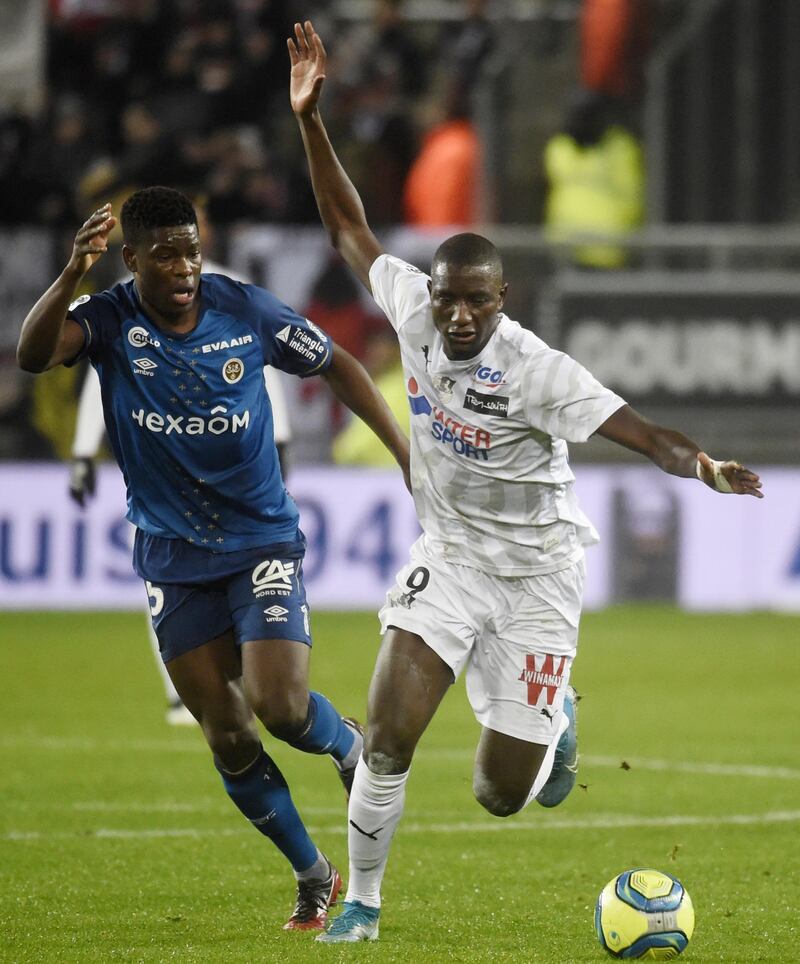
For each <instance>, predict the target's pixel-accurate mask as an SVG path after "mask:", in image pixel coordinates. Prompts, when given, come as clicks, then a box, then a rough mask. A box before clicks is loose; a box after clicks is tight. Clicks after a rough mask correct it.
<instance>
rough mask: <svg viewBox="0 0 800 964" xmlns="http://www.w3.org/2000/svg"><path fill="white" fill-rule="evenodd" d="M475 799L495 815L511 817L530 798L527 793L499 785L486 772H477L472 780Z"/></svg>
mask: <svg viewBox="0 0 800 964" xmlns="http://www.w3.org/2000/svg"><path fill="white" fill-rule="evenodd" d="M472 792H473V793H474V794H475V799H476V800H477V801H478V803H479V804H480V805H481V806H482V807H483V809H484V810H486V811H488V812H489V813H491V814H492V816H494V817H510V816H511V815H512V814H514V813H519V811H520V810H522V808H523V807H524V806H525V801H526V800H527V799H528V794H527V793H524V794H522V793H519V792H518V791H516V790H514V789H513V788H510V787H501V786H498V784H496V783H495V782H493V781H492V780H490V779H489V778H488V777H486V776H485V775H484V774H481V773H476V774H475V776H474V777H473V780H472Z"/></svg>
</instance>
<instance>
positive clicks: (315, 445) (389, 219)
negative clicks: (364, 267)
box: [0, 0, 655, 463]
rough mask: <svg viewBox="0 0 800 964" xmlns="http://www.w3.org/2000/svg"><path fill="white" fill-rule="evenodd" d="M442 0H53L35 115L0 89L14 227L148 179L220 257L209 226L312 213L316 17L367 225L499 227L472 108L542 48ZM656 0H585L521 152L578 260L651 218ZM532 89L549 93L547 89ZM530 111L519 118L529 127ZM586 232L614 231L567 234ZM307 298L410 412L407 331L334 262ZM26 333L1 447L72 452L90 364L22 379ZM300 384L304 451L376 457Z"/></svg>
mask: <svg viewBox="0 0 800 964" xmlns="http://www.w3.org/2000/svg"><path fill="white" fill-rule="evenodd" d="M40 2H42V3H44V2H45V0H40ZM448 2H449V3H450V4H451V14H452V15H451V16H450V17H449V18H446V19H442V20H440V21H437V20H436V19H434V18H432V17H431V18H428V19H425V20H422V21H420V20H415V21H413V22H411V21H410V20H409V19H408V14H409V11H408V5H407V4H406V3H404V0H366V2H365V4H364V9H365V10H367V11H368V12H369V15H368V16H365V17H364V18H362V19H352V18H347V17H344V18H343V17H341V10H340V6H341V5H340V3H339V2H338V0H48V6H47V18H46V25H45V37H44V44H43V48H44V54H45V55H44V61H43V65H42V72H43V75H44V81H43V83H42V96H41V97H39V98H37V99H36V102H37V103H38V109H33V110H31V109H30V107H28V109H26V110H22V109H16V110H15V109H13V108H12V107H9V105H8V102H6V104H5V106H3V98H2V97H0V228H3V227H13V226H15V225H41V226H44V227H47V228H51V229H55V230H54V234H53V236H54V237H59V238H62V239H63V240H64V241H65V242H66V241H67V239H69V238H71V237H72V234H73V232H74V230H75V228H76V227H77V225H79V224H80V223H81V222H82V221H83V220H84V218H85V217H86V214H87V212H88V211H91V210H92V208H93V207H94V206H95V205H96V204H98V203H104V202H105V201H111V202H112V205H113V206H114V209H115V210H118V209H119V207H120V205H121V203H122V200H123V199H124V197H126V196H127V195H128V194H129V193H131V192H132V191H133V190H135V189H137V188H139V187H141V186H145V185H148V184H154V183H162V184H169V185H172V186H175V187H178V188H180V189H182V190H184V191H185V192H187V193H189V194H190V195H191V196H192V197H193V198H194V199H195V201H196V203H197V205H198V207H199V208H200V209H201V211H202V213H203V214H204V215H205V218H204V221H207V222H208V227H207V229H206V232H205V235H204V237H205V240H204V244H205V247H206V253H207V254H210V255H212V256H214V255H215V254H216V255H217V256H219V255H220V254H221V252H222V251H224V248H225V245H224V244H222V245H219V244H215V243H214V242H213V240H212V238H213V235H212V229H213V228H219V229H220V230H219V231H218V232H217V237H218V238H220V237H222V238H225V237H229V236H230V232H229V231H226V229H228V228H230V227H232V226H235V225H239V224H248V223H250V224H270V225H281V224H306V223H307V224H313V225H317V224H318V223H319V219H318V214H317V209H316V204H315V202H314V198H313V193H312V191H311V186H310V182H309V180H308V177H307V173H306V164H305V160H304V156H303V151H302V145H301V142H300V138H299V136H298V134H297V130H296V124H295V121H294V118H293V117H292V114H291V110H290V107H289V97H288V84H289V63H288V55H287V51H286V38H287V37H288V36H289V35H290V33H291V31H292V26H293V24H294V23H295V22H296V21H297V20H298V19H300V18H307V17H312V18H313V19H314V21H315V25H316V26H317V28H318V29H319V30H320V32H321V34H322V36H323V38H325V39H327V40H328V41H329V63H328V70H327V81H326V85H325V88H324V103H323V110H324V114H325V119H326V125H327V127H328V129H329V130H330V132H331V137H332V139H333V141H334V143H335V144H336V146H337V151H338V153H339V154H340V156H341V158H342V161H343V163H344V166H345V168H346V169H347V171H348V172H349V173H350V175H351V176H352V178H353V180H354V182H355V184H356V186H357V188H358V190H359V193H360V194H361V197H362V198H363V200H364V203H365V207H366V210H367V214H368V217H369V220H370V222H371V224H373V226H375V227H377V228H380V227H381V226H383V225H397V224H406V225H411V226H416V227H441V226H455V225H460V226H463V227H470V226H473V225H477V224H479V223H481V222H483V221H485V220H487V218H489V217H490V216H491V214H492V205H491V197H490V195H491V187H490V185H489V184H487V182H486V179H485V177H484V164H483V154H484V150H485V149H486V148H487V147H491V145H487V144H485V143H482V139H487V138H488V139H491V134H487V130H486V128H485V127H482V126H481V124H480V123H479V122H478V119H477V117H476V101H477V98H476V94H477V91H478V88H479V85H480V83H481V79H482V76H483V75H484V74H485V73H487V72H488V70H487V68H489V67H490V66H491V65H492V61H493V60H494V61H495V62H496V61H498V60H500V59H502V57H501V56H500V55H501V54H503V55H504V56H505V58H506V60H509V59H511V60H512V61H513V59H514V57H515V56H516V57H519V56H528V54H529V53H531V52H530V51H528V50H527V49H520V43H521V41H519V40H515V38H514V37H511V36H509V32H508V31H506V32H505V35H504V34H503V32H502V31H503V27H502V26H501V24H502V22H503V21H502V20H500V21H498V19H497V18H496V16H495V13H496V11H497V5H496V4H494V5H493V4H492V0H448ZM653 2H655V0H576V6H575V9H576V11H579V17H578V19H577V21H576V22H574V23H575V26H576V27H577V30H576V39H577V45H576V46H577V48H578V57H577V63H575V64H574V66H573V69H574V74H573V78H572V82H571V83H570V82H569V81H567V85H566V86H567V87H572V88H574V89H573V90H572V92H571V93H570V94H569V96H568V97H567V98H566V100H565V101H564V109H563V113H562V119H561V123H560V124H559V125H557V126H555V127H554V128H552V129H549V130H546V131H543V132H542V135H543V136H542V137H541V138H540V139H539V140H538V141H535V140H534V141H533V142H532V141H531V140H530V139H526V138H525V137H524V136H523V135H526V133H528V132H527V130H522V131H520V130H517V131H516V132H515V144H516V143H517V139H518V140H519V142H520V144H524V145H528V144H530V143H536V144H537V145H538V149H539V152H540V154H541V156H540V157H537V156H534V157H532V158H531V166H532V168H537V167H538V168H540V169H541V170H542V172H543V174H544V178H545V180H546V192H545V197H544V201H543V204H542V205H541V218H542V221H543V223H544V226H545V229H546V231H547V232H548V233H549V235H550V236H551V237H552V239H553V240H554V241H556V242H559V243H560V244H562V245H563V247H564V250H565V251H569V252H570V253H571V257H572V260H573V263H574V264H575V265H577V266H578V267H580V268H582V269H589V270H598V269H603V270H607V269H609V268H618V267H622V266H624V264H625V262H626V253H625V250H624V247H623V246H621V245H620V244H617V243H615V242H616V239H618V238H620V239H621V238H622V237H623V236H624V235H625V234H626V233H627V232H629V231H630V230H632V229H634V228H635V227H636V226H638V224H639V223H640V222H641V220H642V218H643V201H642V198H643V179H644V171H643V164H642V158H641V151H640V149H639V144H638V140H637V138H636V134H635V124H634V123H631V118H632V117H635V111H636V104H637V101H638V100H639V98H640V94H641V74H642V71H641V66H642V62H643V56H644V53H645V52H646V49H647V37H648V27H649V22H650V21H649V19H648V17H647V12H648V10H649V9H650V8H651V4H652V3H653ZM542 6H546V3H543V4H542ZM504 45H505V49H503V47H504ZM522 46H523V48H524V44H523V45H522ZM564 47H565V48H566V47H568V44H564ZM533 53H534V55H536V52H535V51H534V52H533ZM551 53H552V51H551ZM538 56H543V51H540V52H539V54H538ZM558 93H559V94H561V93H563V91H559V92H558ZM537 96H538V102H539V103H540V104H541V102H542V99H543V98H545V97H547V96H549V92H548V91H544V90H541V91H539V92H538V94H537ZM508 106H509V104H508V103H506V104H505V105H499V108H498V109H503V108H508ZM554 116H556V115H554ZM534 120H535V121H536V122H538V117H537V118H533V117H531V118H530V120H529V119H528V118H527V117H525V118H524V124H525V127H526V128H530V127H531V126H532V124H533V122H534ZM540 126H541V125H540ZM502 130H503V123H502V121H501V122H500V123H499V124H498V125H497V126H496V127H495V131H502ZM514 149H515V150H524V149H525V148H524V147H514ZM512 214H513V212H512ZM587 234H588V235H593V234H598V235H604V236H605V237H606V240H605V241H604V242H602V243H601V242H592V241H591V239H590V240H589V242H587V243H580V244H578V243H575V244H574V245H572V244H571V243H570V242H571V240H572V239H575V238H576V237H580V238H585V236H586V235H587ZM8 237H9V238H11V237H13V236H12V235H9V236H8ZM118 241H119V238H118V237H114V238H112V242H113V243H118ZM565 242H566V244H565ZM8 243H10V244H16V243H17V242H15V241H13V240H12V241H9V242H8ZM56 260H58V258H56ZM104 264H105V266H106V267H107V269H108V271H109V275H108V277H103V276H102V275H101V273H100V272H95V274H94V275H93V278H92V279H91V281H92V283H97V284H101V285H102V284H107V283H113V281H115V280H117V276H116V273H115V272H116V271H117V270H118V265H119V259H118V258H117V259H108V261H107V262H105V263H104ZM2 280H3V279H2V265H0V281H2ZM6 281H7V283H8V284H9V285H10V284H11V279H10V278H7V279H6ZM297 307H299V308H300V310H302V311H304V312H305V313H306V314H308V315H309V316H310V317H313V318H315V319H316V321H317V322H318V323H319V324H321V325H322V326H323V327H325V328H326V329H327V330H328V331H329V332H330V333H331V335H332V336H333V337H334V338H335V339H336V340H337V341H339V342H340V343H341V344H343V345H344V346H345V347H346V348H347V349H348V350H349V351H350V352H351V353H352V354H354V355H355V356H356V357H357V358H359V359H361V360H362V361H363V362H364V363H365V365H366V366H367V367H368V369H369V371H370V372H371V373H372V375H373V376H374V377H375V378H376V379H378V380H379V382H380V385H381V388H382V390H383V391H384V393H385V395H386V397H387V398H388V399H390V401H391V404H392V405H393V407H394V408H395V410H396V414H397V415H398V417H400V418H401V419H404V418H407V403H406V398H405V391H404V383H403V380H402V377H401V375H400V369H399V363H398V357H397V349H396V343H395V342H394V339H392V338H391V337H389V338H387V328H386V323H385V321H384V320H383V319H382V318H380V317H378V316H377V315H376V313H375V312H374V310H371V309H370V308H369V307H367V308H365V307H364V304H363V302H362V300H361V296H360V292H359V289H358V287H357V286H356V285H355V284H354V282H353V279H352V277H350V276H349V274H348V272H347V271H346V270H344V268H343V266H342V264H341V262H339V261H337V260H336V259H333V260H332V261H331V262H330V263H327V264H325V265H323V266H322V269H321V272H320V274H319V277H318V278H317V279H316V281H315V282H314V284H313V286H312V290H311V291H310V298H309V303H308V304H301V305H298V306H297ZM521 320H523V321H524V320H525V319H521ZM11 321H12V323H13V324H12V327H13V326H16V325H17V324H18V321H19V319H16V318H14V319H11ZM7 334H8V333H7ZM15 337H16V329H15V332H14V337H11V335H10V334H9V335H8V337H6V338H5V339H4V340H2V341H1V343H0V371H8V372H10V373H11V374H10V376H9V378H7V379H5V383H6V386H7V390H6V393H5V396H6V397H4V396H3V395H2V394H0V458H3V457H14V456H17V457H19V456H20V454H22V455H24V457H32V456H34V455H47V454H49V453H50V452H52V451H55V452H56V453H57V454H58V455H60V456H61V457H66V456H67V455H68V449H69V439H70V437H71V424H72V422H73V421H74V408H75V406H74V401H75V396H76V387H77V386H78V385H79V380H80V376H81V375H82V372H78V373H77V379H76V372H75V370H65V369H64V370H58V372H55V373H50V374H49V375H48V376H47V378H44V379H39V380H37V381H36V384H35V386H34V387H32V386H30V385H29V380H26V379H24V378H21V377H20V374H19V372H18V371H17V370H16V366H15V365H14V362H13V343H14V341H15ZM294 390H295V391H296V392H299V393H300V394H299V396H298V397H297V398H293V399H292V402H293V404H292V408H293V411H295V412H300V413H302V414H301V417H300V419H299V421H300V422H301V424H302V431H299V430H298V432H297V433H296V440H295V443H294V445H293V448H294V450H295V453H296V457H297V458H298V460H299V461H317V460H326V459H330V458H331V457H333V458H334V459H336V460H337V461H345V462H350V463H352V462H369V463H375V462H379V461H380V459H381V457H382V453H381V452H380V451H376V450H375V446H374V439H373V438H372V437H371V436H370V435H369V433H364V432H363V431H362V430H363V426H360V425H358V424H350V425H347V424H346V423H345V416H344V413H343V411H342V410H341V408H340V406H339V405H338V404H337V403H336V401H335V399H333V398H332V396H330V395H329V393H327V392H326V391H325V390H324V386H322V385H321V384H320V383H318V382H317V381H316V380H309V381H308V382H304V383H302V385H300V386H299V387H298V386H295V388H294ZM314 426H316V429H315V427H314ZM31 427H33V428H35V433H31V431H30V428H31ZM337 436H338V438H337V443H336V445H334V446H333V447H332V445H331V442H332V439H333V438H334V437H337ZM34 438H38V439H40V440H41V442H42V444H41V447H40V451H39V450H36V451H35V447H34V445H33V441H34Z"/></svg>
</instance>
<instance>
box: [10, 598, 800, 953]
mask: <svg viewBox="0 0 800 964" xmlns="http://www.w3.org/2000/svg"><path fill="white" fill-rule="evenodd" d="M313 629H314V635H315V640H316V644H315V649H314V656H313V660H312V667H313V684H314V685H315V686H316V687H317V688H319V689H322V690H323V691H325V692H326V693H327V694H328V695H329V696H331V697H332V698H333V700H334V701H335V703H336V704H337V706H338V707H339V708H340V709H341V710H343V711H345V712H347V713H355V714H361V715H363V712H364V703H365V694H366V687H367V681H368V678H369V674H370V671H371V669H372V664H373V661H374V657H375V652H376V649H377V644H378V638H377V621H376V619H375V616H374V615H372V614H326V613H317V614H315V615H314V620H313ZM0 660H1V661H2V664H1V665H2V669H1V670H0V677H1V678H2V692H3V698H2V704H1V706H0V718H1V720H2V725H1V726H0V752H1V754H2V755H1V756H0V800H1V801H2V806H1V807H0V960H2V961H14V962H36V964H42V962H44V964H50V962H62V961H80V962H83V961H93V962H94V961H96V962H111V961H147V962H157V961H180V962H195V961H203V962H213V964H217V962H246V964H250V962H281V964H292V962H303V964H305V962H318V961H333V962H340V961H350V960H353V961H357V962H366V961H369V962H384V961H398V962H399V961H410V962H425V964H437V962H439V961H465V962H466V961H468V962H470V964H482V962H490V961H519V962H530V961H535V962H550V964H568V962H583V961H602V960H605V959H606V957H605V954H604V952H603V951H602V950H601V949H600V947H599V945H598V943H597V941H596V938H595V936H594V930H593V926H592V912H593V907H594V901H595V899H596V897H597V894H598V893H599V891H600V889H601V888H602V886H603V885H604V884H605V883H606V882H607V881H608V880H609V879H610V878H611V877H612V876H614V875H615V874H617V873H618V872H620V871H622V870H624V869H626V868H628V867H632V866H654V867H656V868H658V869H662V870H666V871H668V872H670V873H672V874H674V875H676V876H678V877H679V878H680V879H681V880H682V881H683V882H684V884H685V886H686V887H687V889H688V890H689V893H690V894H691V896H692V898H693V900H694V903H695V907H696V911H697V926H696V931H695V936H694V939H693V940H692V942H691V944H690V945H689V949H688V951H687V952H686V954H685V957H684V959H685V960H686V961H687V962H690V961H694V962H696V964H700V962H707V961H725V962H733V964H739V962H750V961H768V962H773V961H786V962H796V961H798V960H800V917H799V916H798V907H800V725H798V691H800V619H798V618H796V617H791V616H781V615H768V614H753V615H745V616H713V615H686V614H683V613H680V612H678V611H676V610H673V609H670V608H666V607H664V608H662V607H643V608H620V609H612V610H609V611H606V612H604V613H598V614H588V615H587V616H586V617H585V618H584V622H583V629H582V637H581V651H580V654H579V658H578V660H577V662H576V665H575V670H574V675H573V680H574V682H575V684H576V687H577V688H578V690H579V692H581V693H582V696H583V699H582V702H581V705H580V720H579V733H580V746H581V753H582V763H581V769H580V773H579V777H578V779H579V782H580V784H581V787H577V788H576V789H575V790H574V792H573V793H572V794H571V796H570V798H569V799H568V800H567V801H566V802H565V803H564V804H563V805H562V806H561V807H559V808H558V809H557V810H553V811H544V810H542V809H541V808H539V807H536V806H534V807H531V808H529V809H528V810H526V811H524V812H523V813H522V814H519V815H517V816H514V817H511V818H509V819H507V820H498V819H497V818H493V817H490V816H489V815H487V814H485V813H484V812H483V811H482V810H481V809H480V807H479V806H478V805H477V804H476V803H475V801H474V800H473V799H472V795H471V768H472V754H473V750H474V747H475V743H476V739H477V735H478V728H477V724H476V723H475V721H474V719H473V718H472V715H471V712H470V710H469V707H468V705H467V702H466V697H465V694H464V692H463V687H462V685H461V684H459V685H457V686H456V687H454V690H453V692H452V693H450V694H449V695H448V697H447V699H446V700H445V702H444V704H443V706H442V708H441V710H440V712H439V715H438V717H437V718H436V720H435V721H434V724H433V725H432V726H431V728H430V730H429V732H428V733H427V734H426V737H425V738H424V740H423V742H422V744H421V746H420V749H419V752H418V756H417V758H416V760H415V763H414V767H413V770H412V776H411V780H410V782H409V788H408V797H407V806H406V813H405V817H404V821H403V823H402V824H401V827H400V830H399V831H398V834H397V836H396V838H395V841H394V846H393V850H392V855H391V859H390V862H389V870H388V873H387V876H386V880H385V884H384V910H383V917H382V921H381V940H380V941H379V942H378V943H377V944H374V945H360V946H357V947H340V946H339V947H332V946H331V947H326V946H323V945H318V944H315V943H314V942H313V939H312V938H311V937H310V936H309V935H297V934H286V933H284V932H282V930H281V924H282V923H283V921H284V919H285V918H286V916H287V914H288V912H289V911H290V909H291V905H292V901H293V881H292V878H291V874H290V872H289V869H288V867H287V866H286V865H285V864H284V863H283V861H282V859H281V858H280V857H279V855H278V854H277V851H275V850H274V849H273V848H272V847H271V846H270V845H269V843H268V842H267V841H265V840H264V839H263V838H261V837H260V836H259V835H258V834H257V833H256V832H255V831H254V830H253V829H252V828H250V827H249V826H248V825H247V824H246V822H245V821H244V818H242V817H241V816H240V815H239V814H238V812H236V811H235V810H234V808H233V806H232V805H231V804H230V803H229V802H228V800H227V797H226V796H225V794H224V792H223V790H222V787H221V785H220V783H219V780H218V777H217V775H216V773H215V771H214V769H213V767H212V766H211V761H210V758H209V755H208V752H207V751H206V749H205V745H204V743H203V741H202V738H201V736H200V733H199V732H197V731H196V730H191V729H190V730H175V729H172V728H170V727H168V726H167V725H166V723H165V722H164V714H163V702H162V697H161V691H160V683H159V680H158V678H157V675H156V670H155V667H154V666H153V664H152V658H151V655H150V651H149V648H148V644H147V641H146V636H145V629H144V615H143V614H84V613H74V614H65V613H29V614H10V613H6V614H2V615H0ZM267 746H268V748H269V749H270V752H272V753H273V755H274V756H275V758H276V759H277V761H278V762H279V764H280V766H281V767H282V769H283V770H284V773H285V774H286V776H287V778H288V780H289V782H290V785H291V787H292V790H293V794H294V797H295V800H296V802H297V804H298V807H299V809H300V811H301V813H303V814H304V816H305V818H306V821H307V823H308V824H309V826H310V827H311V828H312V831H313V834H314V836H315V839H316V840H317V842H318V843H319V844H320V846H321V847H322V848H323V849H324V850H325V851H326V852H327V853H328V854H329V855H330V856H331V857H332V858H333V859H334V861H335V862H337V863H338V865H339V866H340V868H341V869H342V871H343V872H344V871H346V867H347V855H346V835H345V806H344V800H343V797H342V792H341V787H340V785H339V782H338V780H337V779H336V776H335V774H334V771H333V767H332V765H331V764H330V762H329V761H328V760H326V759H319V758H316V757H307V756H304V755H302V754H300V753H298V752H296V751H293V750H290V749H289V748H287V747H285V746H284V745H280V744H276V743H275V742H274V741H272V740H267ZM623 762H624V763H625V764H626V766H627V767H629V768H626V767H623V766H622V765H621V764H622V763H623Z"/></svg>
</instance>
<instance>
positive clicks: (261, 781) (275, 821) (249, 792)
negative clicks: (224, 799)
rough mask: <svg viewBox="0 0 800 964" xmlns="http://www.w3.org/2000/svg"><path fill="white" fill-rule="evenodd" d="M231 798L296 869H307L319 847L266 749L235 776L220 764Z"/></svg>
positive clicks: (314, 858)
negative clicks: (313, 841) (310, 834)
mask: <svg viewBox="0 0 800 964" xmlns="http://www.w3.org/2000/svg"><path fill="white" fill-rule="evenodd" d="M217 769H218V770H219V772H220V774H221V776H222V782H223V784H224V785H225V789H226V790H227V791H228V796H229V797H230V798H231V800H233V802H234V803H235V804H236V806H237V807H238V808H239V809H240V810H241V811H242V813H243V814H244V815H245V816H246V817H247V819H248V820H249V821H250V823H252V824H253V826H254V827H255V828H256V830H258V831H259V833H263V834H264V836H265V837H269V839H270V840H271V841H272V842H273V843H274V844H275V846H276V847H277V848H278V850H280V852H281V853H282V854H283V855H284V856H285V857H286V859H287V860H288V861H289V863H290V864H291V865H292V867H293V868H294V870H296V871H298V872H302V871H303V870H307V869H308V868H309V867H310V866H311V865H312V864H313V863H314V861H315V860H316V859H317V848H316V846H315V845H314V843H312V841H311V837H309V835H308V831H307V830H306V828H305V826H304V825H303V821H302V820H301V819H300V814H299V813H298V812H297V810H296V809H295V806H294V803H292V797H291V794H290V793H289V787H288V786H287V784H286V780H284V778H283V774H282V773H281V771H280V770H279V769H278V767H277V766H276V765H275V763H274V762H273V761H272V760H271V759H270V758H269V757H268V756H267V754H266V753H265V752H264V750H263V748H262V749H261V751H260V753H259V755H258V757H257V758H256V759H255V761H254V762H253V763H252V764H251V765H250V766H249V767H248V768H247V769H246V770H245V771H244V772H243V773H237V774H231V773H228V772H226V771H225V770H223V769H222V768H221V767H220V766H219V764H218V763H217Z"/></svg>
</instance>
